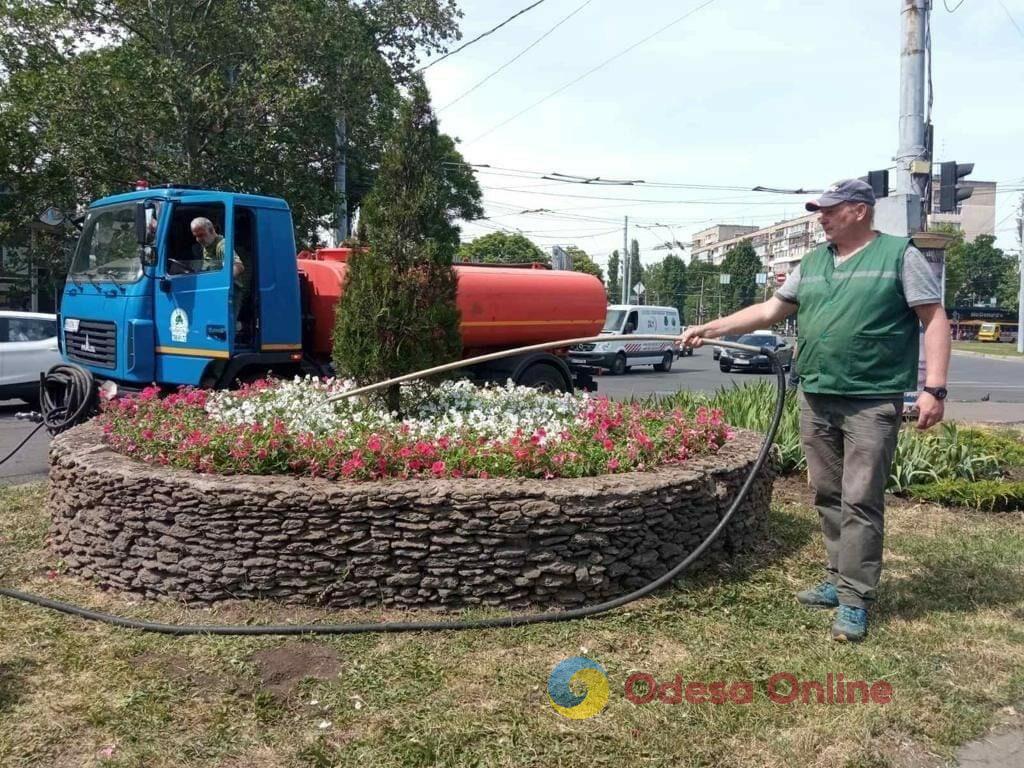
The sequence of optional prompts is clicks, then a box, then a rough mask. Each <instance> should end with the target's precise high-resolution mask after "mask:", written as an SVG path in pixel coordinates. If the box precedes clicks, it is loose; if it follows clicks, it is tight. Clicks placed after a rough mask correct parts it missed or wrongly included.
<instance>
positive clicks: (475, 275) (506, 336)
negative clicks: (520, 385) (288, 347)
mask: <svg viewBox="0 0 1024 768" xmlns="http://www.w3.org/2000/svg"><path fill="white" fill-rule="evenodd" d="M350 253H351V251H350V250H349V249H348V248H322V249H320V250H318V251H317V252H316V253H309V252H307V251H304V252H303V253H300V254H299V260H298V262H299V272H300V273H302V274H303V275H305V277H306V280H307V282H308V285H309V308H310V311H311V312H312V314H313V317H314V318H315V323H314V334H313V349H314V351H315V352H317V353H319V354H322V355H328V354H330V351H331V329H332V328H333V327H334V307H335V304H336V303H337V301H338V298H339V297H340V296H341V295H342V293H343V292H344V285H345V275H346V273H347V271H348V265H347V264H346V263H345V262H346V261H347V259H348V256H349V254H350ZM453 269H454V270H455V272H456V273H457V274H458V276H459V283H458V293H457V297H456V303H457V305H458V308H459V311H460V313H461V316H462V324H461V331H462V346H463V353H464V354H465V355H466V356H467V357H468V356H470V355H476V354H482V353H484V352H487V351H494V350H498V349H509V348H511V347H521V346H526V345H528V344H540V343H542V342H545V341H558V340H559V339H569V338H578V337H582V336H593V335H595V334H597V333H598V332H599V331H600V330H601V328H602V327H603V326H604V317H605V309H606V307H607V305H608V302H607V299H606V297H605V292H604V286H603V285H602V284H601V281H600V280H598V279H597V278H596V277H594V276H593V275H587V274H584V273H582V272H565V271H561V270H550V269H546V268H542V267H535V268H520V267H485V266H480V265H477V264H456V265H455V266H454V267H453Z"/></svg>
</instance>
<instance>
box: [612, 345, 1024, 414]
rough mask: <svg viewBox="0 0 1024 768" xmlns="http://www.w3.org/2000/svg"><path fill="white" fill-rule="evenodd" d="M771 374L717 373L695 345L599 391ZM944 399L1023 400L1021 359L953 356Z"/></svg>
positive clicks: (703, 387)
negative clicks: (664, 369) (662, 365)
mask: <svg viewBox="0 0 1024 768" xmlns="http://www.w3.org/2000/svg"><path fill="white" fill-rule="evenodd" d="M764 378H769V379H770V378H771V376H769V375H768V374H763V373H749V372H741V373H722V372H721V371H720V370H719V369H718V363H717V362H715V361H714V360H712V359H711V350H705V349H698V350H696V352H695V353H694V355H693V357H681V358H679V359H678V360H676V361H675V363H674V364H673V366H672V370H671V371H670V372H668V373H658V372H656V371H655V370H654V369H653V368H651V367H650V366H643V367H639V368H634V369H633V370H631V371H630V372H629V373H628V374H626V375H625V376H610V375H608V376H601V377H600V378H599V379H598V391H599V392H601V393H602V394H606V395H609V396H610V397H614V398H620V397H629V396H630V395H642V394H647V393H652V392H657V393H662V394H669V393H672V392H675V391H676V390H678V389H693V390H697V391H701V392H714V391H715V390H717V389H718V388H719V387H722V386H726V387H728V386H731V385H732V383H733V382H736V383H737V384H740V385H742V384H744V383H746V382H749V381H752V380H754V379H764ZM948 386H949V391H950V392H949V399H950V400H951V401H956V402H964V403H971V402H980V401H982V399H983V398H987V401H988V402H993V403H996V402H999V403H1024V362H1022V361H1016V360H993V359H991V358H987V357H978V356H975V355H959V354H955V355H953V359H952V361H951V363H950V366H949V384H948Z"/></svg>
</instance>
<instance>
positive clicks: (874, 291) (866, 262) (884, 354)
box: [797, 235, 919, 397]
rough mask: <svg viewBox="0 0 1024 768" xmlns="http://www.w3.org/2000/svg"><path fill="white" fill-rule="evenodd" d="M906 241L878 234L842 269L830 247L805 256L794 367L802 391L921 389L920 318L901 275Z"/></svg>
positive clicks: (877, 393)
mask: <svg viewBox="0 0 1024 768" xmlns="http://www.w3.org/2000/svg"><path fill="white" fill-rule="evenodd" d="M909 243H910V240H909V239H908V238H905V237H893V236H892V235H878V236H876V237H875V239H874V240H872V241H871V242H870V243H869V244H868V245H867V246H865V247H864V249H863V250H862V251H860V253H857V254H856V255H854V256H852V257H850V258H849V259H847V260H846V261H844V262H843V263H842V264H840V265H839V266H838V267H837V266H835V261H834V259H833V255H832V251H830V250H829V248H828V246H827V245H823V246H821V247H819V248H816V249H815V250H814V251H812V252H811V253H810V254H808V255H807V256H805V257H804V258H803V260H802V261H801V262H800V283H799V285H798V287H797V300H798V301H799V302H800V308H799V310H798V311H797V322H798V324H799V335H798V337H797V371H798V372H799V374H800V384H801V386H802V387H803V389H804V391H805V392H810V393H813V394H822V395H825V394H828V395H849V396H860V397H885V396H897V395H902V394H903V393H904V392H910V391H913V390H916V389H917V367H918V349H919V346H918V334H919V330H918V328H919V321H918V318H917V315H916V314H915V312H914V310H913V309H911V308H910V307H909V306H907V299H906V296H905V295H904V293H903V281H902V278H901V276H902V272H903V254H904V252H905V251H906V250H907V245H908V244H909Z"/></svg>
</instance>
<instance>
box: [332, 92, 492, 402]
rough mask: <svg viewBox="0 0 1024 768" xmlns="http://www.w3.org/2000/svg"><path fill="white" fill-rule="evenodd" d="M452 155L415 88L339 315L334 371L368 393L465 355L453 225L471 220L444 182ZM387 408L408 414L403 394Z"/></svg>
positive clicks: (392, 393)
mask: <svg viewBox="0 0 1024 768" xmlns="http://www.w3.org/2000/svg"><path fill="white" fill-rule="evenodd" d="M448 149H449V147H448V144H447V142H446V141H445V137H444V136H442V135H441V134H440V133H439V131H438V128H437V118H436V117H435V115H434V113H433V111H432V110H431V108H430V99H429V96H428V94H427V89H426V86H424V85H423V83H422V81H421V80H417V81H414V82H413V85H412V87H411V89H410V96H409V99H408V100H406V101H405V102H404V103H403V104H402V108H401V113H400V118H399V121H398V126H397V129H396V131H395V133H394V135H393V138H392V139H391V140H390V142H389V143H388V145H387V146H386V149H385V152H384V157H383V160H382V162H381V167H380V171H379V173H378V176H377V181H376V184H375V185H374V188H373V191H372V192H371V193H370V196H369V197H368V198H367V200H366V203H365V205H364V209H363V214H362V216H363V219H364V220H365V225H366V232H367V236H368V238H369V248H368V249H363V250H357V251H356V252H354V253H353V255H352V257H351V259H350V260H349V265H348V277H347V279H346V281H345V290H344V295H343V296H342V298H341V301H340V305H339V307H338V310H337V313H336V319H335V327H334V346H333V360H334V366H335V368H336V370H338V372H339V373H341V374H343V375H348V376H351V377H352V378H354V379H355V380H356V381H357V382H359V383H360V384H366V383H370V382H374V381H381V380H384V379H389V378H392V377H395V376H400V375H402V374H405V373H410V372H412V371H418V370H422V369H424V368H430V367H433V366H436V365H440V364H442V363H446V362H451V361H452V360H454V359H457V358H458V356H459V354H460V352H461V338H460V335H459V313H458V309H457V308H456V304H455V298H456V288H457V278H456V276H455V272H454V270H452V261H453V259H454V257H455V254H456V253H457V251H458V248H459V229H458V227H457V226H455V225H454V224H453V223H452V222H453V219H455V218H456V217H457V216H462V215H465V214H466V213H467V212H466V211H465V210H463V209H462V205H461V201H460V200H459V199H458V195H456V194H455V192H454V190H453V189H452V186H451V184H450V183H449V179H448V177H447V175H446V173H445V165H444V162H445V158H446V157H447V156H448ZM476 191H477V195H478V196H479V189H477V190H476ZM384 399H385V402H386V405H387V407H388V409H389V410H391V411H398V410H399V408H400V401H399V391H398V387H397V386H395V387H390V388H388V389H387V390H386V391H385V394H384Z"/></svg>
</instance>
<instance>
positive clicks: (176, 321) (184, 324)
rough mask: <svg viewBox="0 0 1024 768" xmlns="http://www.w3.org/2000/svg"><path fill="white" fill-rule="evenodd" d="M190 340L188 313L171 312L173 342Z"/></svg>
mask: <svg viewBox="0 0 1024 768" xmlns="http://www.w3.org/2000/svg"><path fill="white" fill-rule="evenodd" d="M187 340H188V313H186V312H185V310H184V309H176V310H174V311H173V312H171V341H187Z"/></svg>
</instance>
